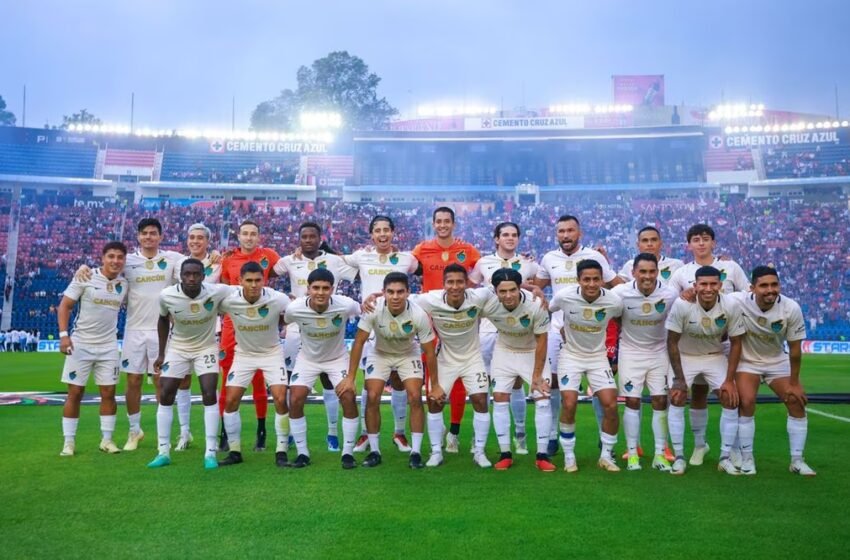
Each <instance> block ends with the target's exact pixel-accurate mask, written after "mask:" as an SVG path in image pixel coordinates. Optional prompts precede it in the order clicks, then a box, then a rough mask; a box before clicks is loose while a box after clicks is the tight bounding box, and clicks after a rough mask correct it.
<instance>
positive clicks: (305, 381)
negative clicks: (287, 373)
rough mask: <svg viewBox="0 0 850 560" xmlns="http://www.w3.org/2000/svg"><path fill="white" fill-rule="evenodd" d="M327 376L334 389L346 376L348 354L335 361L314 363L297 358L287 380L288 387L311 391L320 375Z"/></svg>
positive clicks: (300, 357)
mask: <svg viewBox="0 0 850 560" xmlns="http://www.w3.org/2000/svg"><path fill="white" fill-rule="evenodd" d="M323 373H324V374H327V376H328V379H330V382H331V384H332V385H333V386H334V387H336V386H337V385H338V384H339V382H340V381H342V380H343V379H345V376H346V375H347V374H348V354H346V355H344V356H343V357H341V358H338V359H336V360H331V361H328V362H322V363H316V362H311V361H310V360H308V359H306V358H304V357H302V356H299V357H298V359H297V360H296V362H295V369H294V370H293V371H292V376H291V377H290V378H289V386H290V387H296V386H298V387H307V388H308V389H311V390H312V389H313V386H314V385H315V384H316V381H317V380H318V379H319V376H320V375H321V374H323Z"/></svg>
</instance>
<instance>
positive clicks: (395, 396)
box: [390, 389, 407, 435]
mask: <svg viewBox="0 0 850 560" xmlns="http://www.w3.org/2000/svg"><path fill="white" fill-rule="evenodd" d="M390 403H391V404H392V408H393V428H394V430H395V433H397V434H402V435H403V434H404V430H405V428H406V427H407V391H405V390H404V389H402V390H401V391H396V390H395V389H393V392H392V396H391V397H390Z"/></svg>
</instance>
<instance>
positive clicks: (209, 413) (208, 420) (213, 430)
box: [204, 404, 221, 457]
mask: <svg viewBox="0 0 850 560" xmlns="http://www.w3.org/2000/svg"><path fill="white" fill-rule="evenodd" d="M220 422H221V417H220V416H219V413H218V405H217V404H205V405H204V439H205V440H206V442H207V448H206V452H204V457H215V452H216V451H218V431H219V429H221V425H220Z"/></svg>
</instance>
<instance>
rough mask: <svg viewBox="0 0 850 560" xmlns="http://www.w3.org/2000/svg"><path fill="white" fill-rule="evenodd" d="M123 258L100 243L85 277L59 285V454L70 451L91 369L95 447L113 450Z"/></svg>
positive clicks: (123, 252) (115, 245) (119, 250)
mask: <svg viewBox="0 0 850 560" xmlns="http://www.w3.org/2000/svg"><path fill="white" fill-rule="evenodd" d="M126 259H127V247H125V246H124V244H123V243H121V242H119V241H112V242H110V243H107V244H106V245H104V246H103V254H102V260H101V263H102V264H101V267H100V268H96V269H95V270H94V271H93V272H92V276H91V279H89V280H87V281H85V282H80V281H77V280H74V281H73V282H71V284H70V285H69V286H68V287H67V288H66V289H65V293H64V294H63V296H62V301H61V303H60V304H59V309H58V312H57V318H58V321H59V349H60V351H61V352H62V354H64V355H65V366H64V368H63V369H62V382H63V383H66V384H67V385H68V397H67V398H66V399H65V406H64V408H63V409H62V432H63V435H64V436H65V445H64V447H63V448H62V452H61V453H60V455H61V456H63V457H70V456H73V455H74V452H75V447H76V442H75V440H76V436H77V424H78V423H79V422H80V402H81V401H82V398H83V392H84V391H85V388H86V382H87V381H88V379H89V375H90V374H91V372H94V380H95V383H96V384H97V386H98V389H99V390H100V399H101V400H100V431H101V434H102V436H103V439H102V440H101V442H100V450H101V451H105V452H106V453H119V452H120V449H118V446H117V445H115V442H113V441H112V433H113V432H114V431H115V412H116V404H115V384H116V383H118V344H117V342H116V331H117V326H118V310H119V309H120V308H121V305H122V304H123V303H124V299H125V298H126V297H127V280H126V279H125V278H124V277H123V276H122V275H121V271H122V270H123V269H124V262H125V260H126ZM78 301H79V302H81V303H80V310H79V313H78V315H77V319H76V321H75V322H74V329H73V331H74V332H73V336H68V322H69V321H70V319H71V311H72V310H73V309H74V306H75V305H76V304H77V302H78Z"/></svg>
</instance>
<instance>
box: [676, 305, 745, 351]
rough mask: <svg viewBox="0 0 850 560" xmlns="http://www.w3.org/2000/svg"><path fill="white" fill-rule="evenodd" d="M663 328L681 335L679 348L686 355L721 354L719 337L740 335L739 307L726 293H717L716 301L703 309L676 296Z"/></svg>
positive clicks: (742, 326)
mask: <svg viewBox="0 0 850 560" xmlns="http://www.w3.org/2000/svg"><path fill="white" fill-rule="evenodd" d="M665 327H666V328H667V330H668V331H673V332H676V333H679V334H681V335H682V336H681V338H680V339H679V351H680V352H681V353H682V354H686V355H688V356H704V355H707V354H721V353H723V338H724V337H725V336H726V335H728V336H730V337H732V336H741V335H742V334H744V325H743V323H742V321H741V306H740V305H739V304H738V302H736V301H734V300H733V299H732V298H730V297H729V296H726V295H723V294H721V295H719V296H718V298H717V303H715V304H714V306H713V307H712V308H711V309H709V310H708V311H706V310H705V309H703V308H702V305H700V304H699V303H691V302H689V301H685V300H683V299H676V301H675V302H673V307H672V309H670V314H669V315H667V322H666V323H665Z"/></svg>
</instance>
